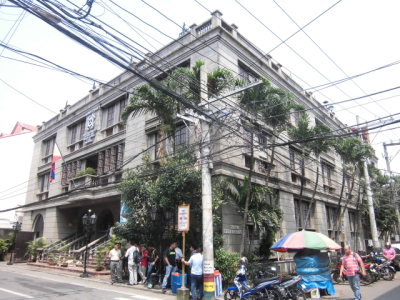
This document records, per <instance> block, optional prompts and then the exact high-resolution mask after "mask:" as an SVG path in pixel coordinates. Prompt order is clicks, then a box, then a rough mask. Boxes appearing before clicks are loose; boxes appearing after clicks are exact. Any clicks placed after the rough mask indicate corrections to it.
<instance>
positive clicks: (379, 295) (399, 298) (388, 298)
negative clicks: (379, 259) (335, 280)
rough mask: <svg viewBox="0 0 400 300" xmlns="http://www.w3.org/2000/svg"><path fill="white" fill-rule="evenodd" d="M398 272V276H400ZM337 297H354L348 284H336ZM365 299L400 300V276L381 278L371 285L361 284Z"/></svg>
mask: <svg viewBox="0 0 400 300" xmlns="http://www.w3.org/2000/svg"><path fill="white" fill-rule="evenodd" d="M399 275H400V272H397V277H400V276H399ZM335 288H336V292H337V298H334V299H341V300H350V299H354V297H353V293H352V291H351V288H350V286H349V285H348V284H340V285H335ZM361 295H362V299H363V300H400V278H397V279H395V280H393V281H384V280H380V281H377V282H374V283H373V284H371V285H367V286H361Z"/></svg>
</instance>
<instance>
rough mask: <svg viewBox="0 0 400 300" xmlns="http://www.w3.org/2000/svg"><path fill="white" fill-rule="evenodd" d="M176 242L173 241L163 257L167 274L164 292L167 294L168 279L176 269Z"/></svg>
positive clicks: (164, 281)
mask: <svg viewBox="0 0 400 300" xmlns="http://www.w3.org/2000/svg"><path fill="white" fill-rule="evenodd" d="M175 248H176V242H173V243H171V245H170V246H169V248H168V249H167V250H165V252H164V255H163V259H164V263H165V275H164V279H163V282H162V293H163V294H165V293H166V292H167V285H168V279H169V277H170V276H171V274H172V273H174V272H175V270H176V252H175Z"/></svg>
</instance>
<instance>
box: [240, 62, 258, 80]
mask: <svg viewBox="0 0 400 300" xmlns="http://www.w3.org/2000/svg"><path fill="white" fill-rule="evenodd" d="M239 77H240V79H242V80H243V81H244V82H245V83H252V82H255V81H257V79H259V78H260V76H259V75H257V74H256V73H255V72H254V71H253V70H251V69H250V68H249V67H248V66H246V65H245V64H244V63H242V62H241V61H239Z"/></svg>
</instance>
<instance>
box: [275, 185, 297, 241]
mask: <svg viewBox="0 0 400 300" xmlns="http://www.w3.org/2000/svg"><path fill="white" fill-rule="evenodd" d="M279 205H280V208H281V209H282V211H283V219H282V226H281V234H282V236H284V235H285V234H288V233H292V232H296V231H297V226H296V218H295V212H294V197H293V194H291V193H287V192H284V191H279Z"/></svg>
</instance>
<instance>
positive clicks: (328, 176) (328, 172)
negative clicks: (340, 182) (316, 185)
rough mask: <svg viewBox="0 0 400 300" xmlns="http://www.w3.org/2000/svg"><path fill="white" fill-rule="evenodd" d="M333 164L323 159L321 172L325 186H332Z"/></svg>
mask: <svg viewBox="0 0 400 300" xmlns="http://www.w3.org/2000/svg"><path fill="white" fill-rule="evenodd" d="M333 172H334V170H333V166H332V165H331V164H330V163H328V162H325V161H321V173H322V180H323V183H324V186H328V187H332V177H333Z"/></svg>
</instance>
